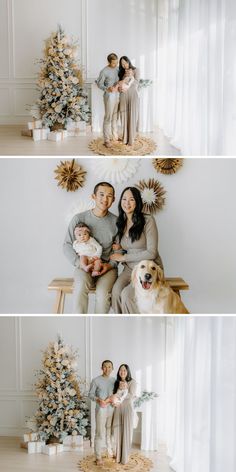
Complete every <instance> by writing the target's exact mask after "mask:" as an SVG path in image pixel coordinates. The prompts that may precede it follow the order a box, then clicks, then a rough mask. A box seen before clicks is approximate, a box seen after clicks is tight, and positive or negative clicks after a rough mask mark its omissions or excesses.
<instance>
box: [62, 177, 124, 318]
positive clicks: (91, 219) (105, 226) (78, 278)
mask: <svg viewBox="0 0 236 472" xmlns="http://www.w3.org/2000/svg"><path fill="white" fill-rule="evenodd" d="M92 198H93V199H94V201H95V208H94V209H93V210H87V211H84V212H83V213H79V214H77V215H75V216H74V218H73V219H72V221H71V223H70V225H69V228H68V231H67V234H66V237H65V241H64V246H63V250H64V254H65V255H66V257H67V258H68V259H69V261H70V262H71V263H72V264H73V266H74V267H75V272H74V312H75V313H81V314H86V313H87V312H88V293H89V290H90V288H92V287H96V301H95V310H94V312H95V313H99V314H105V313H108V312H109V309H110V303H111V291H112V287H113V285H114V283H115V281H116V278H117V263H116V262H114V261H110V260H109V257H110V254H111V251H112V244H113V242H114V239H115V236H116V233H117V228H116V220H117V217H116V216H115V215H113V213H111V212H109V211H108V210H109V208H110V207H111V205H112V203H113V202H114V200H115V190H114V188H113V186H112V185H111V184H109V183H108V182H99V183H98V184H97V185H96V186H95V188H94V192H93V195H92ZM78 223H85V224H86V225H87V226H88V227H89V228H90V230H91V233H92V235H93V237H94V238H95V239H96V240H97V241H98V242H99V244H101V246H102V248H103V252H102V256H101V259H102V268H101V271H100V275H99V276H97V277H92V275H91V273H90V272H85V271H84V270H83V269H81V268H80V257H79V256H78V254H77V253H76V252H75V250H74V249H73V242H74V240H75V236H74V229H75V226H76V225H77V224H78Z"/></svg>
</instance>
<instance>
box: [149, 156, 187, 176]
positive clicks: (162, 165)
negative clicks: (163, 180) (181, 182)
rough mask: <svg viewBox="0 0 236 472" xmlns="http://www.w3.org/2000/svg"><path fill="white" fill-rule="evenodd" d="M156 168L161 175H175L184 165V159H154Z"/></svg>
mask: <svg viewBox="0 0 236 472" xmlns="http://www.w3.org/2000/svg"><path fill="white" fill-rule="evenodd" d="M152 163H153V166H154V168H155V169H156V171H157V172H161V174H175V173H176V172H177V170H179V169H180V167H182V165H183V159H172V158H168V159H153V161H152Z"/></svg>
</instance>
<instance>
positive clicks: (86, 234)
mask: <svg viewBox="0 0 236 472" xmlns="http://www.w3.org/2000/svg"><path fill="white" fill-rule="evenodd" d="M74 236H75V239H76V241H78V242H79V243H86V242H87V241H88V240H89V238H90V236H91V231H90V228H89V227H88V226H87V225H86V224H85V223H78V224H77V225H76V227H75V229H74Z"/></svg>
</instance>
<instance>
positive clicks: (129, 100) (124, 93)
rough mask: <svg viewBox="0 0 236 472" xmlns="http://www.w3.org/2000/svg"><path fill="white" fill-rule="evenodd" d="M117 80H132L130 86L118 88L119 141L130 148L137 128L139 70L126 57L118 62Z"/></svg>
mask: <svg viewBox="0 0 236 472" xmlns="http://www.w3.org/2000/svg"><path fill="white" fill-rule="evenodd" d="M118 75H119V79H120V81H124V79H127V78H128V77H131V78H133V79H134V80H132V82H131V84H130V86H129V87H128V89H127V87H126V84H125V83H124V85H123V87H122V86H121V87H120V90H121V92H120V105H119V107H120V120H121V130H122V131H121V139H122V141H123V143H124V144H128V145H129V146H132V145H133V144H134V140H135V138H136V134H137V131H138V126H139V93H138V85H139V78H140V77H139V69H137V68H136V67H134V66H133V65H132V63H131V61H130V59H129V58H128V57H127V56H122V57H121V58H120V62H119V73H118Z"/></svg>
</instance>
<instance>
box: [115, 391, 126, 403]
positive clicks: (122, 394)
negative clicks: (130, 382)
mask: <svg viewBox="0 0 236 472" xmlns="http://www.w3.org/2000/svg"><path fill="white" fill-rule="evenodd" d="M115 395H117V400H116V401H117V403H122V402H123V401H124V399H125V398H126V397H127V395H128V388H124V389H121V388H118V390H117V392H116V393H115Z"/></svg>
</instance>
